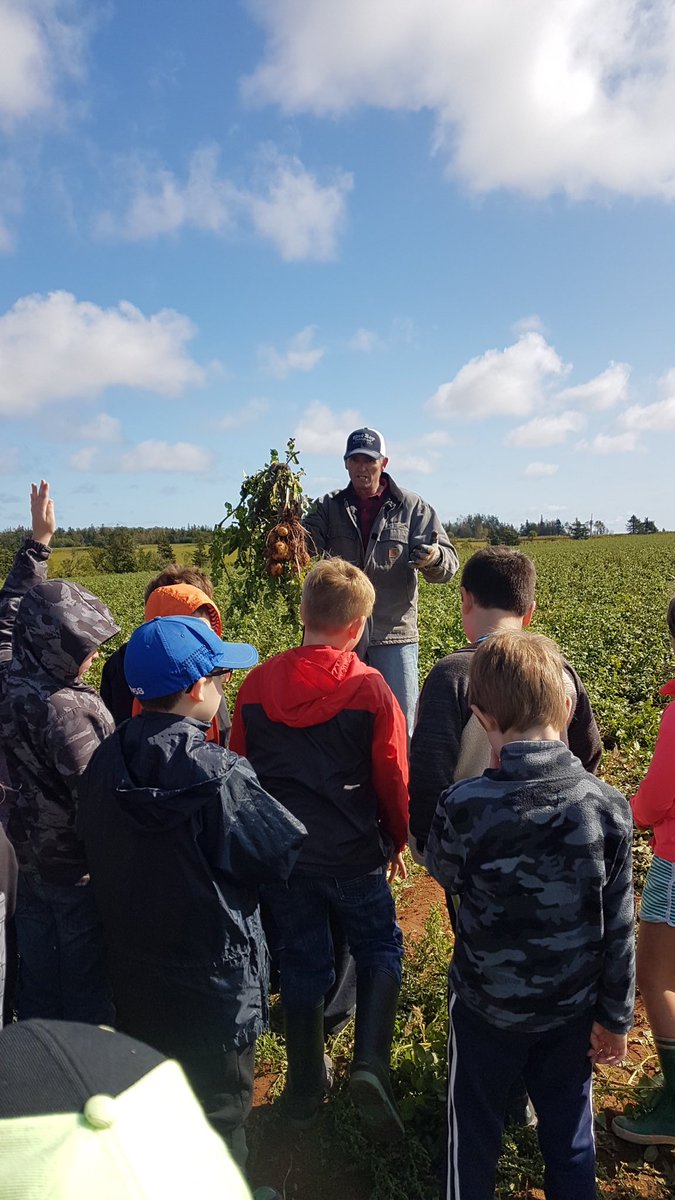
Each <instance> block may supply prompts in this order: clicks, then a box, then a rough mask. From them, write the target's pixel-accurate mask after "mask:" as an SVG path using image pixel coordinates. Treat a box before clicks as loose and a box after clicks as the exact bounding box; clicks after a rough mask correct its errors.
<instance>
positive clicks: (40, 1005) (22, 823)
mask: <svg viewBox="0 0 675 1200" xmlns="http://www.w3.org/2000/svg"><path fill="white" fill-rule="evenodd" d="M31 516H32V536H31V537H30V538H26V540H25V541H24V542H23V544H22V545H21V547H20V548H19V550H18V553H17V555H16V559H15V561H14V565H13V567H12V570H11V571H10V573H9V575H8V577H7V580H6V582H5V585H4V587H3V589H2V591H1V592H0V739H1V741H2V747H3V750H4V757H5V759H6V766H5V768H4V770H5V773H6V779H5V780H4V782H5V784H6V787H7V792H8V796H9V820H8V823H7V834H8V837H9V839H10V841H11V842H12V844H13V846H14V849H15V851H16V855H17V859H18V863H19V883H18V889H17V901H16V914H15V921H16V931H17V938H18V948H19V954H20V958H21V967H20V974H19V990H18V1001H17V1007H18V1014H19V1017H20V1018H21V1019H24V1018H28V1017H53V1018H57V1019H64V1020H77V1021H87V1022H92V1023H99V1022H102V1023H108V1024H110V1023H111V1022H112V1020H113V1015H114V1014H113V1008H112V1003H111V998H110V991H109V988H108V984H107V981H106V978H105V972H104V963H103V946H102V941H101V933H100V926H99V921H98V915H97V913H96V908H95V905H94V901H93V898H92V894H91V888H90V886H89V874H88V868H87V863H86V860H85V857H84V849H83V846H82V843H81V841H80V839H79V838H78V836H77V834H76V831H75V809H76V789H77V783H78V781H79V778H80V776H81V774H82V772H83V770H84V768H85V767H86V765H87V763H88V762H89V759H90V758H91V755H92V754H93V753H94V750H95V749H96V748H97V746H99V745H100V743H101V742H102V741H103V739H104V738H105V737H106V736H107V735H108V734H109V733H111V732H112V730H113V728H114V725H113V721H112V717H111V716H110V713H109V712H108V710H107V708H106V707H105V705H104V704H103V701H102V700H101V698H100V696H99V695H98V693H97V692H96V691H95V690H94V688H92V687H89V686H88V685H87V684H86V682H85V680H84V676H85V674H86V672H87V670H88V669H89V667H90V666H91V664H92V662H93V661H94V659H95V658H96V657H97V654H98V649H99V647H100V646H101V645H102V644H103V643H104V642H106V641H108V639H109V638H111V637H113V636H114V635H115V634H116V633H119V627H118V626H117V625H116V624H115V622H114V620H113V617H112V614H111V613H110V612H109V610H108V609H107V608H106V606H105V605H104V604H102V603H101V601H100V600H98V599H97V598H96V596H93V595H92V594H91V593H90V592H88V591H86V590H85V589H84V588H82V587H79V586H78V584H76V583H71V582H69V581H67V580H63V579H47V560H48V558H49V554H50V549H49V544H50V542H51V539H52V536H53V534H54V531H55V529H56V518H55V516H54V505H53V502H52V500H51V499H50V497H49V484H48V483H47V482H46V481H45V480H42V481H41V482H40V485H39V486H37V485H36V484H33V485H32V488H31Z"/></svg>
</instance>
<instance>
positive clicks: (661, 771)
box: [630, 679, 675, 862]
mask: <svg viewBox="0 0 675 1200" xmlns="http://www.w3.org/2000/svg"><path fill="white" fill-rule="evenodd" d="M661 695H662V696H675V679H671V680H670V681H669V682H668V683H666V684H664V686H663V687H662V688H661ZM630 803H631V808H632V810H633V817H634V818H635V824H636V825H637V826H638V827H639V828H640V829H645V828H648V827H649V826H651V827H652V828H653V830H654V838H653V841H652V846H653V848H654V853H655V854H658V856H659V858H665V859H666V860H667V862H675V704H669V705H668V708H667V709H665V711H664V713H663V716H662V717H661V726H660V728H659V736H658V738H657V739H656V746H655V747H654V757H653V758H652V761H651V762H650V764H649V770H648V771H647V774H646V775H645V777H644V779H643V780H642V783H641V784H640V786H639V788H638V790H637V792H636V794H635V795H634V796H633V798H632V799H631V802H630Z"/></svg>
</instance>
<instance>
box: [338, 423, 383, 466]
mask: <svg viewBox="0 0 675 1200" xmlns="http://www.w3.org/2000/svg"><path fill="white" fill-rule="evenodd" d="M352 454H367V455H368V456H369V457H370V458H386V457H387V450H386V447H385V444H384V438H383V437H382V434H381V433H380V432H379V430H377V429H368V426H365V427H364V428H363V429H355V430H354V431H353V433H350V435H349V437H348V438H347V449H346V450H345V459H347V458H351V456H352Z"/></svg>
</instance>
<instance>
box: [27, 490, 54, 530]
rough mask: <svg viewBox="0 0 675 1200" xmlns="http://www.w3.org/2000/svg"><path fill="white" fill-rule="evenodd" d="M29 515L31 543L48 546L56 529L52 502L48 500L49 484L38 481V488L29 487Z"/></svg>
mask: <svg viewBox="0 0 675 1200" xmlns="http://www.w3.org/2000/svg"><path fill="white" fill-rule="evenodd" d="M30 513H31V523H32V526H33V541H34V542H42V545H43V546H48V545H49V543H50V542H51V540H52V537H53V535H54V531H55V529H56V517H55V515H54V501H53V500H50V499H49V484H48V483H47V481H46V480H45V479H41V480H40V486H39V487H38V486H37V484H35V483H32V484H31V485H30Z"/></svg>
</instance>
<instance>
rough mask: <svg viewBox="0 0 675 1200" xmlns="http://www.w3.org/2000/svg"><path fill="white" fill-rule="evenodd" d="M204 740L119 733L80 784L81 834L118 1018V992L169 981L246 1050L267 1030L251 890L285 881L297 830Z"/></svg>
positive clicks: (153, 727) (149, 719) (156, 726)
mask: <svg viewBox="0 0 675 1200" xmlns="http://www.w3.org/2000/svg"><path fill="white" fill-rule="evenodd" d="M206 728H207V727H206V726H205V725H203V724H201V723H200V722H199V721H193V720H190V719H189V718H184V717H180V716H172V715H171V714H166V713H147V714H145V713H144V714H142V715H141V716H139V717H135V718H134V719H133V720H130V721H126V722H125V723H124V724H123V725H121V726H120V727H119V728H118V729H117V731H116V732H115V733H114V734H113V735H112V737H109V738H108V739H107V740H106V741H105V742H104V743H103V744H102V745H101V746H100V748H99V749H98V750H97V751H96V753H95V754H94V756H93V758H92V760H91V762H90V764H89V767H88V768H87V770H86V771H85V773H84V776H83V777H82V780H81V782H80V789H79V797H80V800H79V814H78V829H79V832H80V834H81V836H82V838H83V841H84V845H85V850H86V855H87V862H88V865H89V869H90V872H91V882H92V886H93V889H94V896H95V899H96V905H97V908H98V910H99V913H100V917H101V921H102V924H103V933H104V940H105V943H106V948H107V951H108V959H109V966H110V973H111V980H112V984H113V990H114V992H115V999H116V1002H117V1003H118V1004H119V1006H120V1009H123V1008H124V996H122V995H121V994H120V989H122V988H130V989H135V988H137V987H138V986H139V981H140V986H145V980H147V978H148V977H149V976H152V977H154V978H155V979H164V980H166V981H167V982H168V984H169V986H170V987H172V988H179V989H182V988H185V987H189V989H190V991H191V993H192V996H193V998H194V1003H192V1001H191V1002H190V1009H191V1012H190V1014H189V1019H190V1020H191V1021H195V1020H197V1021H199V1016H198V1014H200V1013H201V1014H207V1016H205V1017H204V1019H205V1020H211V1018H213V1019H214V1020H215V1021H216V1022H217V1023H218V1025H219V1028H220V1029H221V1031H222V1038H223V1041H224V1042H228V1043H230V1044H232V1045H235V1046H237V1047H243V1046H246V1045H248V1044H249V1043H250V1042H251V1041H252V1040H253V1039H254V1038H255V1037H256V1036H257V1034H258V1033H260V1032H262V1030H263V1029H264V1027H265V1024H266V1020H267V950H266V946H265V942H264V937H263V933H262V927H261V924H260V913H259V909H258V884H259V883H271V882H278V881H279V880H286V879H288V876H289V875H290V872H291V870H292V868H293V864H294V863H295V860H296V858H297V855H298V852H299V849H300V846H301V844H302V841H303V839H304V837H305V829H304V827H303V826H302V825H301V824H300V822H299V821H296V820H295V818H294V817H292V816H291V815H290V813H288V812H287V811H286V809H285V808H283V807H282V806H281V804H279V803H278V802H277V801H276V800H275V799H274V798H273V797H272V796H270V795H268V793H267V792H265V791H264V790H263V788H262V787H261V786H260V784H259V782H258V780H257V778H256V776H255V774H254V772H253V770H252V768H251V766H250V764H249V763H248V762H247V761H246V759H242V758H238V757H237V755H236V754H232V753H230V752H229V751H228V750H225V749H224V748H223V747H221V746H217V745H215V744H214V743H213V742H206V741H205V738H204V733H205V730H206ZM160 991H161V989H160Z"/></svg>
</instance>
